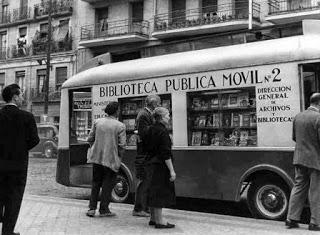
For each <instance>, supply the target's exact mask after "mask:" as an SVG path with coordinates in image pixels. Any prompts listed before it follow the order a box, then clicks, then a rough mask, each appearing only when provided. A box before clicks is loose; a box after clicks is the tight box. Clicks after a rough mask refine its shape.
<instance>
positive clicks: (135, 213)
mask: <svg viewBox="0 0 320 235" xmlns="http://www.w3.org/2000/svg"><path fill="white" fill-rule="evenodd" d="M132 215H133V216H140V217H149V216H150V214H149V213H147V212H145V211H135V210H134V211H132Z"/></svg>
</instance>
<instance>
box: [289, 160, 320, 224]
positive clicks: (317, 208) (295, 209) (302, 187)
mask: <svg viewBox="0 0 320 235" xmlns="http://www.w3.org/2000/svg"><path fill="white" fill-rule="evenodd" d="M319 185H320V171H318V170H316V169H312V168H308V167H304V166H301V165H295V184H294V186H293V188H292V191H291V196H290V203H289V210H288V215H287V219H288V220H296V221H299V220H300V216H301V213H302V210H303V208H304V206H305V202H306V200H307V198H308V196H309V202H310V210H311V218H310V223H312V224H316V225H319V224H320V217H319V216H320V215H319V213H320V201H319V198H320V188H319Z"/></svg>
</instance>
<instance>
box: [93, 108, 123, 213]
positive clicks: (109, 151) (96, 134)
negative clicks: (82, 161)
mask: <svg viewBox="0 0 320 235" xmlns="http://www.w3.org/2000/svg"><path fill="white" fill-rule="evenodd" d="M105 113H106V114H107V115H108V116H107V117H104V118H100V119H97V120H96V121H95V122H94V125H93V127H92V129H91V131H90V133H89V137H88V140H87V141H88V142H89V143H90V145H91V148H90V149H89V150H88V163H92V164H93V166H92V168H93V174H92V188H91V197H90V203H89V210H88V212H87V216H90V217H93V216H94V215H95V212H96V209H97V202H98V196H99V192H100V188H101V199H100V207H99V213H100V216H101V217H107V216H115V213H113V212H111V211H110V209H109V204H110V201H111V192H112V189H113V187H114V186H115V183H116V177H117V172H118V171H119V168H120V165H121V157H122V156H123V153H124V147H125V145H126V128H125V125H124V124H123V123H121V122H120V121H118V120H117V117H118V115H119V104H118V102H110V103H109V104H108V105H107V106H106V108H105Z"/></svg>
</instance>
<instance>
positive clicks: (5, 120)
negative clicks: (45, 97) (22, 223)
mask: <svg viewBox="0 0 320 235" xmlns="http://www.w3.org/2000/svg"><path fill="white" fill-rule="evenodd" d="M2 97H3V100H4V101H5V102H6V105H5V106H4V107H3V108H2V109H1V110H0V205H1V207H2V208H0V212H2V235H9V234H10V235H11V234H20V233H15V232H14V228H15V225H16V222H17V219H18V216H19V211H20V207H21V202H22V198H23V194H24V189H25V185H26V180H27V170H28V162H29V152H28V151H29V150H30V149H32V148H33V147H34V146H36V145H37V144H38V143H39V141H40V140H39V136H38V131H37V126H36V122H35V119H34V116H33V115H32V114H31V113H29V112H27V111H24V110H21V109H20V108H21V106H22V103H23V101H24V98H23V94H22V92H21V90H20V87H19V86H18V85H17V84H11V85H8V86H6V87H5V88H4V89H3V91H2Z"/></svg>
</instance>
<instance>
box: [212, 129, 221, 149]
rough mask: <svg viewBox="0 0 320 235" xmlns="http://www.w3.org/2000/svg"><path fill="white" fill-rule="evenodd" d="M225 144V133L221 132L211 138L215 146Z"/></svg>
mask: <svg viewBox="0 0 320 235" xmlns="http://www.w3.org/2000/svg"><path fill="white" fill-rule="evenodd" d="M223 142H224V132H223V131H219V132H217V133H215V134H214V135H213V137H212V138H211V145H213V146H220V145H223Z"/></svg>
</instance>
